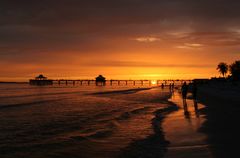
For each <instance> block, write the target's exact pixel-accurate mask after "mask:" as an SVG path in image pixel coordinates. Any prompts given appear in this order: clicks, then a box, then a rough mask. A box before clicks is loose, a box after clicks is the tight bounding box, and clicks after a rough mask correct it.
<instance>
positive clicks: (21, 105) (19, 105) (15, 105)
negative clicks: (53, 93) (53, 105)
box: [0, 99, 63, 110]
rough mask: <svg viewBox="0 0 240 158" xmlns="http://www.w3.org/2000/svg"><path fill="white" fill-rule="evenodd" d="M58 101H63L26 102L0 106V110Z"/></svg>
mask: <svg viewBox="0 0 240 158" xmlns="http://www.w3.org/2000/svg"><path fill="white" fill-rule="evenodd" d="M59 100H63V99H51V100H50V99H49V100H40V101H35V102H27V103H18V104H8V105H0V110H1V109H7V108H16V107H25V106H30V105H35V104H41V103H49V102H54V101H59Z"/></svg>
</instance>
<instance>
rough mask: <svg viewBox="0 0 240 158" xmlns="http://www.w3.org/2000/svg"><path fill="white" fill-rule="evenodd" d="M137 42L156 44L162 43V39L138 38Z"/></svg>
mask: <svg viewBox="0 0 240 158" xmlns="http://www.w3.org/2000/svg"><path fill="white" fill-rule="evenodd" d="M135 40H136V41H138V42H147V43H149V42H156V41H160V40H161V39H160V38H156V37H138V38H135Z"/></svg>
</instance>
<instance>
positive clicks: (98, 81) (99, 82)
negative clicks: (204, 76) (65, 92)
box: [29, 74, 192, 86]
mask: <svg viewBox="0 0 240 158" xmlns="http://www.w3.org/2000/svg"><path fill="white" fill-rule="evenodd" d="M183 82H188V83H189V82H192V80H131V79H130V80H116V79H110V80H106V78H105V77H103V76H102V75H99V76H98V77H96V78H95V80H94V79H47V77H45V76H43V75H42V74H40V75H39V76H37V77H35V79H30V80H29V84H31V85H53V84H54V85H89V86H90V85H96V86H105V85H109V86H113V85H114V86H124V85H125V86H127V85H133V86H143V85H145V86H146V85H150V86H151V85H155V86H158V85H162V86H163V85H165V86H166V85H169V84H173V83H174V84H182V83H183Z"/></svg>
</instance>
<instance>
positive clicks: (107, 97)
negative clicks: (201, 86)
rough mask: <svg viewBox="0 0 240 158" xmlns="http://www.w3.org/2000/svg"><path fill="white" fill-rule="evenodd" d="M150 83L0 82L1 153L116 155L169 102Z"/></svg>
mask: <svg viewBox="0 0 240 158" xmlns="http://www.w3.org/2000/svg"><path fill="white" fill-rule="evenodd" d="M151 87H153V86H152V85H135V86H134V85H122V86H118V85H112V86H110V85H107V86H95V85H90V86H88V85H78V84H77V85H52V86H31V85H28V84H0V157H1V158H5V157H6V158H8V157H9V158H10V157H14V158H16V157H19V158H20V157H28V158H31V157H34V158H38V157H39V158H43V157H44V158H48V157H51V158H52V157H81V158H85V157H86V158H90V157H93V158H108V157H118V156H119V155H121V153H122V152H123V151H124V150H126V149H127V148H129V146H130V144H131V143H133V142H135V141H138V140H144V139H146V138H147V137H148V136H150V135H152V134H153V133H154V130H153V127H152V119H153V118H154V117H155V115H154V112H156V111H157V110H159V109H163V108H166V107H168V106H169V104H167V103H166V102H164V99H166V98H167V97H169V95H170V93H169V89H168V88H165V89H161V88H156V87H155V88H151ZM150 88H151V89H150Z"/></svg>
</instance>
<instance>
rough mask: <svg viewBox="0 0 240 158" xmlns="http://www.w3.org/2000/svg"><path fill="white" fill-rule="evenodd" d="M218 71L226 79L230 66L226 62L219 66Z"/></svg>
mask: <svg viewBox="0 0 240 158" xmlns="http://www.w3.org/2000/svg"><path fill="white" fill-rule="evenodd" d="M217 70H218V71H219V73H221V74H222V75H223V77H225V74H226V73H227V72H228V65H227V64H226V63H224V62H221V63H219V64H218V66H217Z"/></svg>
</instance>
